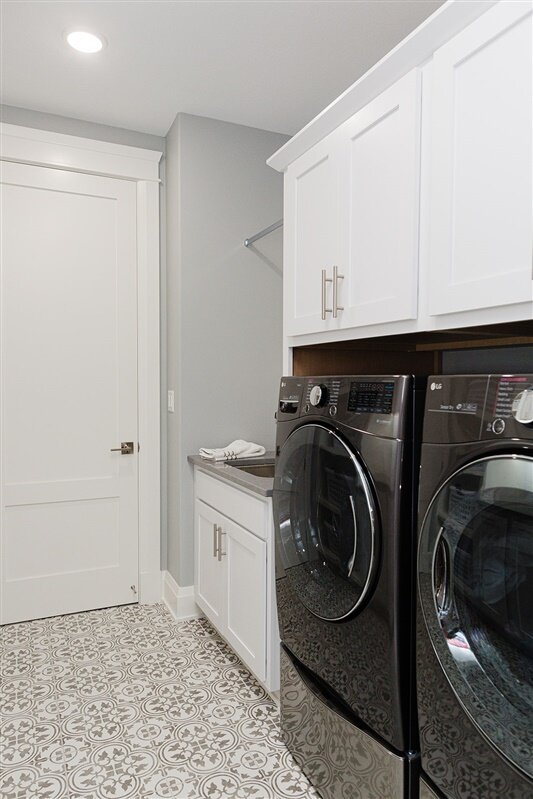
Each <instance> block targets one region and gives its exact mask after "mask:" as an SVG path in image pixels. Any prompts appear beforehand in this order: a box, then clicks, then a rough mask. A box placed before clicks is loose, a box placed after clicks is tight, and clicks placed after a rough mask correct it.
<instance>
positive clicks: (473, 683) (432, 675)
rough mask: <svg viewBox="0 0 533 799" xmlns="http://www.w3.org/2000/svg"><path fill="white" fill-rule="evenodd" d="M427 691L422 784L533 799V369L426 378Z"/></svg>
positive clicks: (423, 585) (423, 629)
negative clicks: (521, 372) (522, 372)
mask: <svg viewBox="0 0 533 799" xmlns="http://www.w3.org/2000/svg"><path fill="white" fill-rule="evenodd" d="M419 492H420V497H419V520H420V522H419V527H420V529H419V549H418V601H419V612H418V621H417V694H418V713H419V725H420V746H421V756H422V768H423V771H424V773H425V778H424V779H425V780H426V779H427V783H426V787H425V788H424V790H426V788H427V790H429V789H431V790H433V791H434V793H435V795H436V796H439V797H440V796H443V797H445V798H446V799H532V797H533V374H531V375H473V376H464V375H463V376H437V377H431V378H429V381H428V391H427V395H426V411H425V417H424V428H423V443H422V453H421V467H420V489H419Z"/></svg>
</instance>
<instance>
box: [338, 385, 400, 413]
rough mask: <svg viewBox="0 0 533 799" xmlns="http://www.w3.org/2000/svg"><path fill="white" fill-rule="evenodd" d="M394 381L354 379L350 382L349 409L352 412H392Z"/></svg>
mask: <svg viewBox="0 0 533 799" xmlns="http://www.w3.org/2000/svg"><path fill="white" fill-rule="evenodd" d="M393 398H394V382H393V381H392V380H391V381H384V380H372V381H369V380H353V381H352V383H351V384H350V394H349V397H348V410H349V411H351V412H352V413H387V414H388V413H392V400H393Z"/></svg>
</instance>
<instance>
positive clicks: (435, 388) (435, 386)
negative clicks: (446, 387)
mask: <svg viewBox="0 0 533 799" xmlns="http://www.w3.org/2000/svg"><path fill="white" fill-rule="evenodd" d="M430 388H431V390H432V391H439V390H440V389H441V388H442V383H432V384H431V386H430Z"/></svg>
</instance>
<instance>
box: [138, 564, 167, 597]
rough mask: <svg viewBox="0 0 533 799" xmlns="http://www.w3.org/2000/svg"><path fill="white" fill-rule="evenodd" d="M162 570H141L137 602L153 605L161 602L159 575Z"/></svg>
mask: <svg viewBox="0 0 533 799" xmlns="http://www.w3.org/2000/svg"><path fill="white" fill-rule="evenodd" d="M163 573H164V572H161V571H157V572H141V574H140V575H139V602H140V603H141V604H142V605H154V604H155V603H156V602H161V576H162V574H163Z"/></svg>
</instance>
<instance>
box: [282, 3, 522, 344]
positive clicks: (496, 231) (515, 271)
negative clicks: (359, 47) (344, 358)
mask: <svg viewBox="0 0 533 799" xmlns="http://www.w3.org/2000/svg"><path fill="white" fill-rule="evenodd" d="M532 11H533V0H500V2H494V0H471V1H470V2H462V1H461V0H450V1H449V2H447V3H444V4H443V5H442V6H441V7H440V8H439V9H438V10H437V11H436V12H435V13H434V14H433V15H432V16H431V17H429V18H428V19H427V20H426V22H424V23H423V24H422V25H421V26H420V27H419V28H417V29H416V31H413V33H412V34H411V35H409V36H408V37H407V38H406V39H405V40H404V41H403V42H401V43H400V44H399V45H398V46H397V47H395V48H394V49H393V50H392V51H391V52H390V53H388V54H387V55H386V56H385V57H384V58H383V59H382V60H381V61H380V62H378V64H376V65H375V66H374V67H372V69H370V70H369V71H368V72H367V73H366V74H365V75H363V76H362V77H361V78H360V79H359V80H358V81H356V83H354V84H353V86H351V87H350V88H349V89H347V90H346V92H344V94H342V95H341V96H340V97H339V98H338V99H337V100H336V101H335V102H334V103H332V104H331V105H330V106H328V108H326V109H325V110H324V111H323V112H322V113H321V114H319V115H318V116H317V117H316V118H315V119H314V120H313V121H312V122H310V123H309V124H308V125H306V127H305V128H303V129H302V130H301V131H300V132H299V133H298V134H296V136H294V137H293V138H292V139H291V140H289V141H288V142H287V143H286V144H285V145H284V146H283V147H282V148H281V149H280V150H279V151H278V152H277V153H275V154H274V155H273V156H272V157H271V158H270V159H269V161H268V163H269V164H270V165H271V166H273V167H274V168H275V169H279V170H283V171H285V254H284V266H285V273H284V282H285V317H284V318H285V329H284V334H285V337H286V343H287V346H288V349H289V350H290V347H291V346H295V345H296V344H305V345H308V344H317V343H320V342H332V341H335V340H346V339H349V338H353V339H355V338H365V337H370V336H385V335H391V334H401V333H410V332H416V331H425V330H434V329H438V328H442V329H445V328H457V327H465V326H475V325H481V324H494V323H502V322H516V321H520V320H526V319H531V318H533V223H532V220H533V208H532V206H533V163H532V160H533V85H532V83H533V81H532V76H533V44H532V41H533V13H532ZM296 337H299V338H298V339H296Z"/></svg>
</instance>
